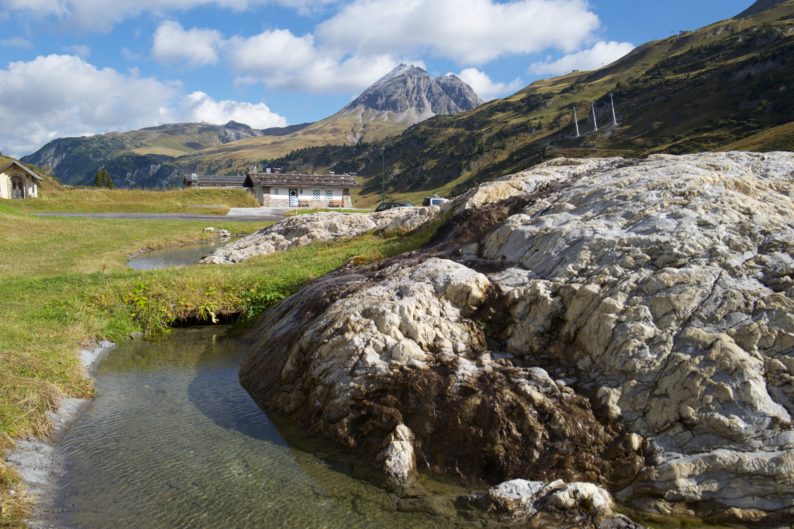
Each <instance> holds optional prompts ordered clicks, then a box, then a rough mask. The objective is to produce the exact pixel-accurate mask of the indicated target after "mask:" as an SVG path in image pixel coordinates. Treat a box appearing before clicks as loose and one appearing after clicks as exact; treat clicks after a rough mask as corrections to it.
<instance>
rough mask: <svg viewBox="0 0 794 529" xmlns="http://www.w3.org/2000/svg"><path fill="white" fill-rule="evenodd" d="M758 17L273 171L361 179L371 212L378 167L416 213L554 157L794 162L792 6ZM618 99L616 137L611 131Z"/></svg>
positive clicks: (296, 156) (293, 159)
mask: <svg viewBox="0 0 794 529" xmlns="http://www.w3.org/2000/svg"><path fill="white" fill-rule="evenodd" d="M754 7H755V9H753V8H751V9H753V10H752V11H751V13H750V14H749V15H745V16H741V17H738V16H737V17H733V18H729V19H726V20H722V21H718V22H715V23H713V24H710V25H707V26H705V27H703V28H700V29H698V30H694V31H688V32H681V33H680V34H677V35H674V36H671V37H668V38H666V39H661V40H656V41H651V42H648V43H645V44H643V45H641V46H639V47H637V48H636V49H635V50H634V51H632V52H631V53H629V54H628V55H626V56H625V57H623V58H621V59H619V60H618V61H616V62H614V63H612V64H610V65H607V66H605V67H603V68H600V69H597V70H593V71H578V72H571V73H569V74H566V75H562V76H559V77H555V78H550V79H542V80H539V81H536V82H534V83H532V84H530V85H529V86H527V87H525V88H523V89H521V90H519V91H518V92H516V93H515V94H513V95H512V96H509V97H506V98H504V99H499V100H494V101H490V102H487V103H485V104H483V105H481V106H479V107H477V108H476V109H474V110H473V111H470V112H466V113H463V114H459V115H455V116H439V117H435V118H433V119H429V120H427V121H425V122H422V123H419V124H417V125H416V126H414V127H411V128H410V129H408V130H406V131H405V132H404V133H403V134H401V135H400V136H396V137H393V138H388V139H386V140H384V141H382V142H378V143H377V144H373V145H366V146H357V147H325V148H317V149H311V150H307V151H301V152H295V153H291V154H290V155H288V156H285V157H282V158H279V159H277V160H273V161H272V163H273V164H275V165H277V166H279V167H285V168H287V169H294V170H302V171H312V170H336V171H354V172H357V173H358V174H359V175H361V177H362V181H363V183H364V188H363V190H362V197H363V198H360V202H359V203H360V204H362V205H367V204H372V203H374V202H375V201H377V200H378V199H379V198H378V197H379V195H380V189H381V173H382V165H381V163H382V162H381V156H383V157H384V158H385V166H386V171H385V174H386V185H385V187H386V189H387V192H389V193H392V194H394V195H395V196H399V197H400V198H401V199H404V200H409V201H411V200H413V201H419V200H421V197H422V196H424V195H426V194H428V193H439V194H442V195H453V194H456V193H459V192H462V191H464V190H466V189H467V188H469V187H471V186H472V185H475V184H477V183H478V182H481V181H483V180H488V179H493V178H497V177H500V176H504V175H507V174H511V173H515V172H518V171H522V170H525V169H527V168H529V167H531V166H533V165H535V164H537V163H540V162H542V161H545V160H548V159H549V158H552V157H557V156H568V157H588V156H589V157H592V156H627V157H642V156H647V155H649V154H656V153H670V154H684V153H692V152H701V151H716V150H724V149H727V148H731V147H732V146H737V147H741V146H750V147H752V148H754V149H755V150H761V151H763V150H770V149H778V150H779V149H786V150H794V134H792V132H791V131H792V130H794V125H791V124H792V123H794V99H793V98H791V97H789V96H788V94H789V91H790V87H792V86H794V0H783V1H780V0H778V1H775V2H771V3H770V2H763V1H762V2H758V3H756V4H755V6H754ZM762 8H763V9H762ZM745 13H747V12H745ZM610 95H612V96H613V97H614V100H615V106H616V112H617V118H618V126H614V125H612V113H611V101H610ZM593 106H595V108H596V117H597V120H598V125H599V130H598V131H597V132H596V131H595V130H594V129H595V127H594V123H593V118H592V107H593ZM574 108H576V109H577V115H578V118H579V128H580V132H581V135H580V136H579V137H577V136H576V128H575V124H574V122H573V109H574ZM381 153H383V155H382V154H381Z"/></svg>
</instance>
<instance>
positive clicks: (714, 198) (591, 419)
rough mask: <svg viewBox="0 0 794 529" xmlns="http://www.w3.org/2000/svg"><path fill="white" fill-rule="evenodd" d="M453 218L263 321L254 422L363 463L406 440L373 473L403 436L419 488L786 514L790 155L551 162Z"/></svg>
mask: <svg viewBox="0 0 794 529" xmlns="http://www.w3.org/2000/svg"><path fill="white" fill-rule="evenodd" d="M450 208H452V210H453V211H454V212H456V214H455V215H454V216H453V217H452V218H451V219H450V220H449V221H448V222H447V224H446V225H445V226H443V227H442V228H441V229H440V230H439V232H438V234H437V236H436V238H435V239H434V240H433V241H431V243H430V244H429V245H428V247H427V248H426V249H425V250H424V251H423V252H419V253H418V254H416V253H415V254H412V255H410V256H409V257H405V258H397V259H394V260H392V261H390V262H388V263H384V264H381V265H377V266H370V267H368V268H349V269H344V270H341V271H339V272H338V273H336V274H333V275H331V276H327V277H325V278H323V279H321V280H319V281H317V282H315V283H313V284H311V285H309V286H307V287H306V288H305V289H303V290H302V291H301V292H299V293H298V294H296V295H295V296H293V297H292V298H290V299H288V300H287V301H285V302H284V303H282V304H281V305H279V306H278V307H276V308H274V309H272V310H271V311H269V312H268V313H267V314H266V315H265V316H264V317H263V319H262V320H261V321H260V322H259V325H258V326H257V327H258V331H257V332H258V335H257V343H256V346H255V347H254V348H253V350H252V351H251V352H250V354H249V355H248V357H247V359H246V361H245V362H244V364H243V366H242V369H241V381H242V383H243V384H244V386H245V387H246V388H247V389H248V391H249V392H250V393H251V394H252V395H253V397H254V398H255V399H256V400H257V402H258V403H259V404H260V405H262V406H263V407H265V408H267V409H271V410H275V411H277V412H280V413H283V414H286V415H288V416H291V417H293V418H294V419H296V420H297V421H299V422H300V423H302V424H303V425H304V426H305V427H306V428H307V429H309V430H310V431H312V432H314V433H316V434H318V435H321V436H324V437H326V438H328V439H331V440H333V441H334V442H336V443H337V444H339V445H340V446H343V447H348V448H355V449H356V450H357V451H359V452H360V453H362V454H369V455H370V457H372V458H373V460H374V459H375V458H376V456H377V454H379V453H382V452H383V451H384V450H386V451H388V447H389V446H392V445H393V444H394V443H395V442H399V443H402V444H400V445H399V447H398V446H394V450H392V451H391V452H389V453H393V454H402V455H400V456H399V457H396V456H395V457H392V460H394V461H397V464H395V465H392V467H393V468H399V469H404V468H409V467H410V463H409V462H410V458H409V457H408V456H407V455H406V454H408V453H410V451H409V450H408V448H407V446H405V443H409V442H410V441H409V440H410V438H411V437H410V436H409V435H402V434H400V435H399V436H398V435H397V434H396V432H398V431H401V432H403V433H405V430H408V431H410V432H411V433H412V434H413V457H414V458H415V461H416V468H417V469H418V470H419V471H428V470H429V471H432V472H440V473H445V474H447V475H452V476H456V477H458V478H460V479H462V480H463V481H469V482H472V481H479V480H481V481H486V482H488V483H491V484H492V483H498V482H502V481H505V480H510V479H514V478H522V479H527V480H534V481H543V482H553V481H554V480H557V479H562V480H565V481H566V482H569V483H579V482H588V483H590V484H592V486H593V487H595V486H601V487H606V488H608V489H609V490H611V491H612V493H613V494H614V495H615V497H616V498H617V499H618V501H621V502H624V503H629V504H632V505H634V506H636V507H640V508H644V509H648V510H655V511H659V512H662V513H673V512H675V513H681V512H685V513H686V512H696V513H698V514H700V515H704V516H709V517H712V518H717V519H720V518H725V519H734V520H735V519H740V520H752V521H774V520H781V521H782V520H786V519H790V518H791V516H792V515H794V508H793V507H792V506H793V505H794V430H792V424H791V413H792V412H794V398H793V397H794V391H792V387H794V385H792V380H794V378H793V377H794V279H792V274H793V273H794V257H792V255H794V214H793V213H792V212H793V211H794V154H789V153H774V154H746V153H721V154H702V155H692V156H683V157H670V156H654V157H651V158H649V159H647V160H642V161H637V160H623V159H593V160H555V161H552V162H549V163H547V164H544V165H542V166H539V167H537V168H534V169H533V170H531V171H527V172H524V173H519V174H516V175H512V176H510V177H506V178H504V179H502V180H499V181H496V182H491V183H488V184H485V185H483V186H481V187H480V188H478V189H476V190H472V191H470V192H469V193H467V194H465V195H464V196H462V197H459V198H458V199H456V200H455V201H453V203H452V204H451V205H450ZM402 428H405V430H402ZM398 437H399V439H398ZM384 447H387V448H386V449H384ZM398 448H399V450H398ZM395 458H396V459H395ZM379 460H380V461H389V457H388V454H387V456H383V457H381V458H379ZM388 468H389V467H387V469H388ZM387 472H388V470H387ZM390 475H392V476H400V479H402V478H403V477H407V476H408V475H410V471H409V472H391V474H390ZM525 488H526V489H527V490H528V491H529V492H531V493H532V494H535V493H537V492H538V491H537V490H535V489H536V488H537V487H534V486H529V485H527V487H525ZM580 488H581V487H580ZM584 489H587V490H589V491H590V492H592V491H593V490H595V489H590V486H587V487H584ZM584 489H582V490H584ZM577 490H578V489H577ZM533 491H534V492H533ZM580 492H581V490H580V491H579V492H576V493H573V492H570V494H561V495H559V497H558V498H557V499H556V500H554V502H551V501H549V503H550V504H552V503H553V505H554V506H555V508H556V509H558V510H559V509H561V508H562V507H564V506H566V505H572V506H573V507H572V508H575V509H576V508H578V507H576V505H577V503H576V502H577V501H578V500H577V499H576V498H578V497H579V494H580ZM533 497H534V496H533ZM544 497H545V496H544ZM525 504H526V505H525V507H526V509H525V510H527V511H531V510H532V509H534V507H533V505H534V500H532V501H531V502H529V501H527V502H525ZM544 505H545V503H544ZM530 516H531V514H530ZM613 522H614V520H613V521H612V522H610V523H613ZM615 523H617V522H615Z"/></svg>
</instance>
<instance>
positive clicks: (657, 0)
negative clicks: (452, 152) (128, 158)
mask: <svg viewBox="0 0 794 529" xmlns="http://www.w3.org/2000/svg"><path fill="white" fill-rule="evenodd" d="M752 3H753V0H0V119H2V123H3V126H2V127H0V152H2V153H3V154H10V155H13V156H21V155H23V154H29V153H31V152H33V151H35V150H36V149H38V148H40V147H41V146H42V145H44V144H45V143H47V142H48V141H50V140H52V139H55V138H58V137H65V136H82V135H90V134H97V133H102V132H109V131H125V130H134V129H137V128H141V127H146V126H153V125H159V124H163V123H173V122H188V121H189V122H207V123H215V124H222V123H226V122H228V121H229V120H235V121H238V122H242V123H246V124H248V125H251V126H252V127H256V128H267V127H278V126H285V125H288V124H297V123H303V122H309V121H316V120H319V119H322V118H324V117H327V116H329V115H331V114H333V113H335V112H336V111H338V110H339V109H340V108H342V107H343V106H344V105H345V104H347V103H348V102H349V101H351V100H352V99H353V98H354V97H355V96H356V95H357V94H358V93H360V92H361V91H362V90H363V89H365V88H366V87H367V86H369V85H370V84H372V83H373V82H375V81H376V80H377V79H379V78H380V77H381V76H383V75H385V74H386V73H388V72H389V71H390V70H391V69H392V68H394V67H395V66H397V65H398V64H400V63H410V64H415V65H417V66H421V67H423V68H425V69H426V70H427V71H428V72H429V73H430V74H432V75H434V76H438V75H445V74H448V73H454V74H456V75H458V76H459V77H461V78H462V79H463V80H464V81H466V82H468V83H469V84H470V85H471V86H472V87H473V88H474V89H475V91H477V93H478V94H479V95H480V96H481V97H482V98H483V99H485V100H490V99H494V98H497V97H504V96H506V95H509V94H511V93H513V92H515V91H516V90H518V89H520V88H523V87H524V86H526V85H527V84H529V83H531V82H532V81H534V80H537V79H540V78H544V77H549V76H554V75H560V74H564V73H567V72H569V71H571V70H574V69H578V70H586V69H594V68H598V67H600V66H602V65H605V64H608V63H610V62H613V61H614V60H617V59H618V58H620V57H621V56H623V55H625V54H626V53H628V52H630V51H631V50H632V49H633V48H634V47H635V46H637V45H640V44H642V43H644V42H647V41H649V40H654V39H659V38H664V37H667V36H670V35H672V34H675V33H677V32H679V31H682V30H692V29H696V28H699V27H702V26H704V25H707V24H709V23H712V22H716V21H718V20H722V19H725V18H729V17H732V16H734V15H736V14H738V13H739V12H741V11H742V10H744V9H746V8H747V7H749V6H750V5H751V4H752Z"/></svg>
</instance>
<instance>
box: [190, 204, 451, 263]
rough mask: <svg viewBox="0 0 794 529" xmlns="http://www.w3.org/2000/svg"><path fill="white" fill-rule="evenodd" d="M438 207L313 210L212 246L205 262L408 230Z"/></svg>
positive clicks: (236, 260) (230, 260) (234, 260)
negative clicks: (358, 212) (370, 234)
mask: <svg viewBox="0 0 794 529" xmlns="http://www.w3.org/2000/svg"><path fill="white" fill-rule="evenodd" d="M438 212H439V208H437V207H424V208H394V209H389V210H386V211H383V212H379V213H361V214H346V213H335V212H326V213H313V214H309V215H295V216H293V217H288V218H286V219H284V220H282V221H281V222H278V223H276V224H274V225H273V226H270V227H267V228H264V229H262V230H260V231H258V232H256V233H253V234H251V235H248V236H246V237H243V238H242V239H240V240H238V241H234V242H232V243H230V244H227V245H225V246H222V247H220V248H217V249H215V250H214V251H213V252H212V253H211V254H210V255H208V256H207V257H205V258H204V259H202V260H201V262H202V263H205V264H229V263H239V262H242V261H245V260H246V259H250V258H251V257H256V256H258V255H267V254H271V253H275V252H283V251H285V250H288V249H290V248H295V247H298V246H305V245H307V244H311V243H315V242H322V241H334V240H339V239H349V238H351V237H356V236H359V235H363V234H365V233H367V232H370V231H380V232H384V233H387V234H389V233H407V232H410V231H413V230H414V229H416V228H418V227H419V226H421V225H422V224H424V223H425V222H428V221H429V220H432V219H433V218H435V217H436V216H437V215H438Z"/></svg>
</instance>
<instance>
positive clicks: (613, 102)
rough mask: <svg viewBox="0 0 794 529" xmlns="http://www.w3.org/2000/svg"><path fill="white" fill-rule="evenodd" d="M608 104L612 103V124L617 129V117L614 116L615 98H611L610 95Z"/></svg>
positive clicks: (610, 95)
mask: <svg viewBox="0 0 794 529" xmlns="http://www.w3.org/2000/svg"><path fill="white" fill-rule="evenodd" d="M609 102H610V103H612V123H613V124H614V125H615V126H616V127H617V126H618V116H617V114H615V98H614V97H613V96H612V94H609Z"/></svg>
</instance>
